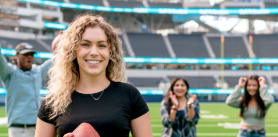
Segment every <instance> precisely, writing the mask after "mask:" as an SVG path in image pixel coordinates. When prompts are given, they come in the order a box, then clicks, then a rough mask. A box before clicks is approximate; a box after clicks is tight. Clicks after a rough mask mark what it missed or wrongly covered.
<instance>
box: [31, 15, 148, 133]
mask: <svg viewBox="0 0 278 137" xmlns="http://www.w3.org/2000/svg"><path fill="white" fill-rule="evenodd" d="M56 41H57V40H56ZM55 43H57V46H56V50H55V53H54V58H53V66H52V68H51V69H50V71H49V77H50V81H49V86H48V88H49V90H50V93H49V94H48V95H47V96H46V97H45V99H44V101H43V102H42V105H41V107H40V111H39V114H38V120H37V126H36V135H35V136H36V137H55V136H56V135H58V136H59V137H71V136H74V132H73V130H74V129H75V128H76V127H77V126H78V125H80V124H81V123H83V122H86V123H89V124H91V125H92V126H93V127H94V128H95V129H96V131H97V132H98V134H99V135H100V136H101V137H111V136H121V137H128V136H129V132H130V131H132V134H133V136H135V137H149V136H152V133H151V126H150V120H149V113H148V107H147V105H146V103H145V102H144V100H143V98H142V96H141V95H140V93H139V92H138V90H137V89H136V88H134V87H133V86H131V85H129V84H127V83H123V82H125V81H126V76H125V67H124V63H123V52H122V47H121V42H120V40H119V37H118V35H117V33H116V32H115V31H114V28H113V27H112V26H111V25H109V24H108V23H107V22H105V21H104V19H103V18H102V17H99V16H92V15H83V16H80V17H78V18H77V19H76V20H75V21H73V22H72V23H71V24H70V25H69V28H68V29H67V30H66V31H64V33H63V34H62V35H61V36H59V40H58V42H55ZM146 123H147V124H146ZM143 124H144V126H143ZM71 132H73V133H71Z"/></svg>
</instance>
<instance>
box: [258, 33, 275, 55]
mask: <svg viewBox="0 0 278 137" xmlns="http://www.w3.org/2000/svg"><path fill="white" fill-rule="evenodd" d="M277 38H278V34H267V35H263V34H261V35H253V39H254V42H253V51H254V52H255V54H256V57H278V54H277V51H278V45H277V41H278V39H277Z"/></svg>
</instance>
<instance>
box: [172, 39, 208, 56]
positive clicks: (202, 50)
mask: <svg viewBox="0 0 278 137" xmlns="http://www.w3.org/2000/svg"><path fill="white" fill-rule="evenodd" d="M168 38H169V40H170V43H171V45H172V47H173V50H174V51H175V53H176V57H209V54H208V51H207V50H206V47H205V43H204V41H203V39H202V35H201V34H192V35H185V34H169V35H168Z"/></svg>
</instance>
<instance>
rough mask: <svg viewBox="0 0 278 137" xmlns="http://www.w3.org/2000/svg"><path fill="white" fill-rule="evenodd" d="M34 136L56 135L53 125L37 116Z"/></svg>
mask: <svg viewBox="0 0 278 137" xmlns="http://www.w3.org/2000/svg"><path fill="white" fill-rule="evenodd" d="M35 137H56V130H55V127H54V125H52V124H50V123H47V122H44V121H42V120H41V119H39V118H37V124H36V131H35Z"/></svg>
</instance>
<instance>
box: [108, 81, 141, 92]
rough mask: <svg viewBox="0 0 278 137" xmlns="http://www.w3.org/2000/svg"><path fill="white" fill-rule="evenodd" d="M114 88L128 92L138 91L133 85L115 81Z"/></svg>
mask: <svg viewBox="0 0 278 137" xmlns="http://www.w3.org/2000/svg"><path fill="white" fill-rule="evenodd" d="M113 87H114V88H116V87H117V88H122V89H127V90H137V88H136V87H135V86H133V85H132V84H129V83H126V82H115V81H113Z"/></svg>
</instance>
